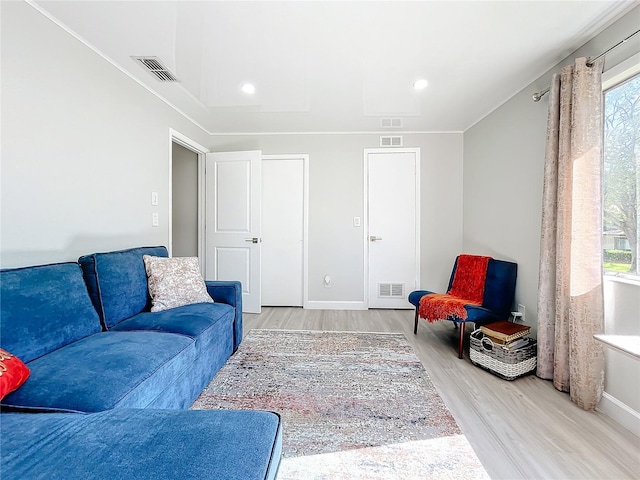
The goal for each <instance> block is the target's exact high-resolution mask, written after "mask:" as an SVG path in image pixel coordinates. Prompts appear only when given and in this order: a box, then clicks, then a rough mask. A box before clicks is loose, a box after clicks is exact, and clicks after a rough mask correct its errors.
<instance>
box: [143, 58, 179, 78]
mask: <svg viewBox="0 0 640 480" xmlns="http://www.w3.org/2000/svg"><path fill="white" fill-rule="evenodd" d="M131 58H133V59H134V60H135V61H136V62H138V63H139V64H140V65H142V67H144V68H145V69H146V70H148V71H149V73H151V74H152V75H153V76H154V77H156V78H157V79H158V80H160V81H161V82H179V81H180V80H178V77H176V76H175V75H174V74H173V72H171V71H170V70H169V69H168V68H167V67H165V66H164V64H163V63H162V60H160V59H159V58H158V57H131Z"/></svg>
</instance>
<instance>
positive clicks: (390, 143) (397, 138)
mask: <svg viewBox="0 0 640 480" xmlns="http://www.w3.org/2000/svg"><path fill="white" fill-rule="evenodd" d="M380 146H381V147H401V146H402V135H385V136H381V137H380Z"/></svg>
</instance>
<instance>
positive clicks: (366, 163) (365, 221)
mask: <svg viewBox="0 0 640 480" xmlns="http://www.w3.org/2000/svg"><path fill="white" fill-rule="evenodd" d="M372 153H373V154H375V153H413V154H414V155H415V159H416V169H415V182H416V198H415V201H416V205H415V207H416V218H415V226H416V239H415V241H416V278H415V288H417V287H418V285H420V248H421V245H420V147H415V148H365V149H364V162H363V163H364V166H363V174H364V177H363V178H364V182H363V192H364V200H363V206H364V219H363V222H362V225H363V227H364V228H363V230H362V233H363V235H362V236H363V238H362V241H363V248H364V262H363V263H364V285H363V289H364V305H365V309H368V308H369V283H370V279H369V154H372Z"/></svg>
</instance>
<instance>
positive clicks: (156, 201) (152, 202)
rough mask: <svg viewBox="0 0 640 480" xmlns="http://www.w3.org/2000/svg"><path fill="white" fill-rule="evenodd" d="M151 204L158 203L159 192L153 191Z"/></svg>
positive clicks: (155, 204)
mask: <svg viewBox="0 0 640 480" xmlns="http://www.w3.org/2000/svg"><path fill="white" fill-rule="evenodd" d="M151 205H153V206H157V205H158V192H151Z"/></svg>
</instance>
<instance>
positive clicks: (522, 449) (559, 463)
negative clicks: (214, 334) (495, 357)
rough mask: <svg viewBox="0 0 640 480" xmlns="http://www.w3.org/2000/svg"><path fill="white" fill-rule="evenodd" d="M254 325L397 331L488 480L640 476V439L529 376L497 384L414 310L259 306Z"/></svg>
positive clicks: (450, 334) (443, 326)
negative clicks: (415, 320) (415, 322)
mask: <svg viewBox="0 0 640 480" xmlns="http://www.w3.org/2000/svg"><path fill="white" fill-rule="evenodd" d="M244 322H245V323H244V325H245V328H244V331H245V334H246V333H247V332H248V331H249V330H251V329H253V328H272V329H290V330H334V331H363V332H401V333H404V334H405V336H406V337H407V339H408V341H409V343H411V345H413V347H414V349H415V351H416V353H417V355H418V357H419V358H420V360H421V361H422V363H423V365H424V367H425V369H426V370H427V372H428V374H429V376H430V377H431V379H432V381H433V383H434V384H435V386H436V388H437V389H438V392H439V393H440V395H441V396H442V398H443V399H444V401H445V403H446V405H447V406H448V407H449V409H450V410H451V413H452V414H453V416H454V417H455V419H456V420H457V422H458V424H459V425H460V428H461V429H462V431H463V432H464V433H465V435H466V436H467V438H468V440H469V442H470V443H471V445H472V446H473V448H474V450H475V452H476V454H477V455H478V457H479V458H480V461H481V462H482V464H483V465H484V467H485V469H486V470H487V472H488V473H489V475H490V476H491V478H493V479H509V480H511V479H640V439H639V438H638V437H636V436H635V435H633V434H632V433H631V432H629V431H628V430H626V429H625V428H623V427H621V426H620V425H618V424H617V423H615V422H614V421H613V420H611V419H609V417H607V416H605V415H603V414H601V413H598V412H595V413H588V412H585V411H583V410H581V409H580V408H578V407H577V406H575V405H574V404H573V403H571V401H570V400H569V396H568V395H567V394H564V393H561V392H558V391H556V390H555V389H554V388H553V385H552V384H551V382H548V381H545V380H541V379H539V378H537V377H535V376H533V375H530V376H527V377H523V378H520V379H518V380H515V381H513V382H508V381H505V380H501V379H499V378H498V377H495V376H493V375H491V374H490V373H488V372H485V371H484V370H482V369H480V368H478V367H475V366H474V365H472V364H471V362H470V360H469V358H468V346H467V349H466V353H465V358H464V359H462V360H460V359H458V355H457V352H456V345H457V343H456V340H457V331H456V330H454V328H453V324H452V323H450V322H437V323H434V324H428V323H427V322H425V321H423V320H421V321H420V324H419V327H418V335H414V334H413V311H412V310H369V311H334V310H303V309H301V308H263V311H262V313H261V314H259V315H252V314H245V320H244Z"/></svg>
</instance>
